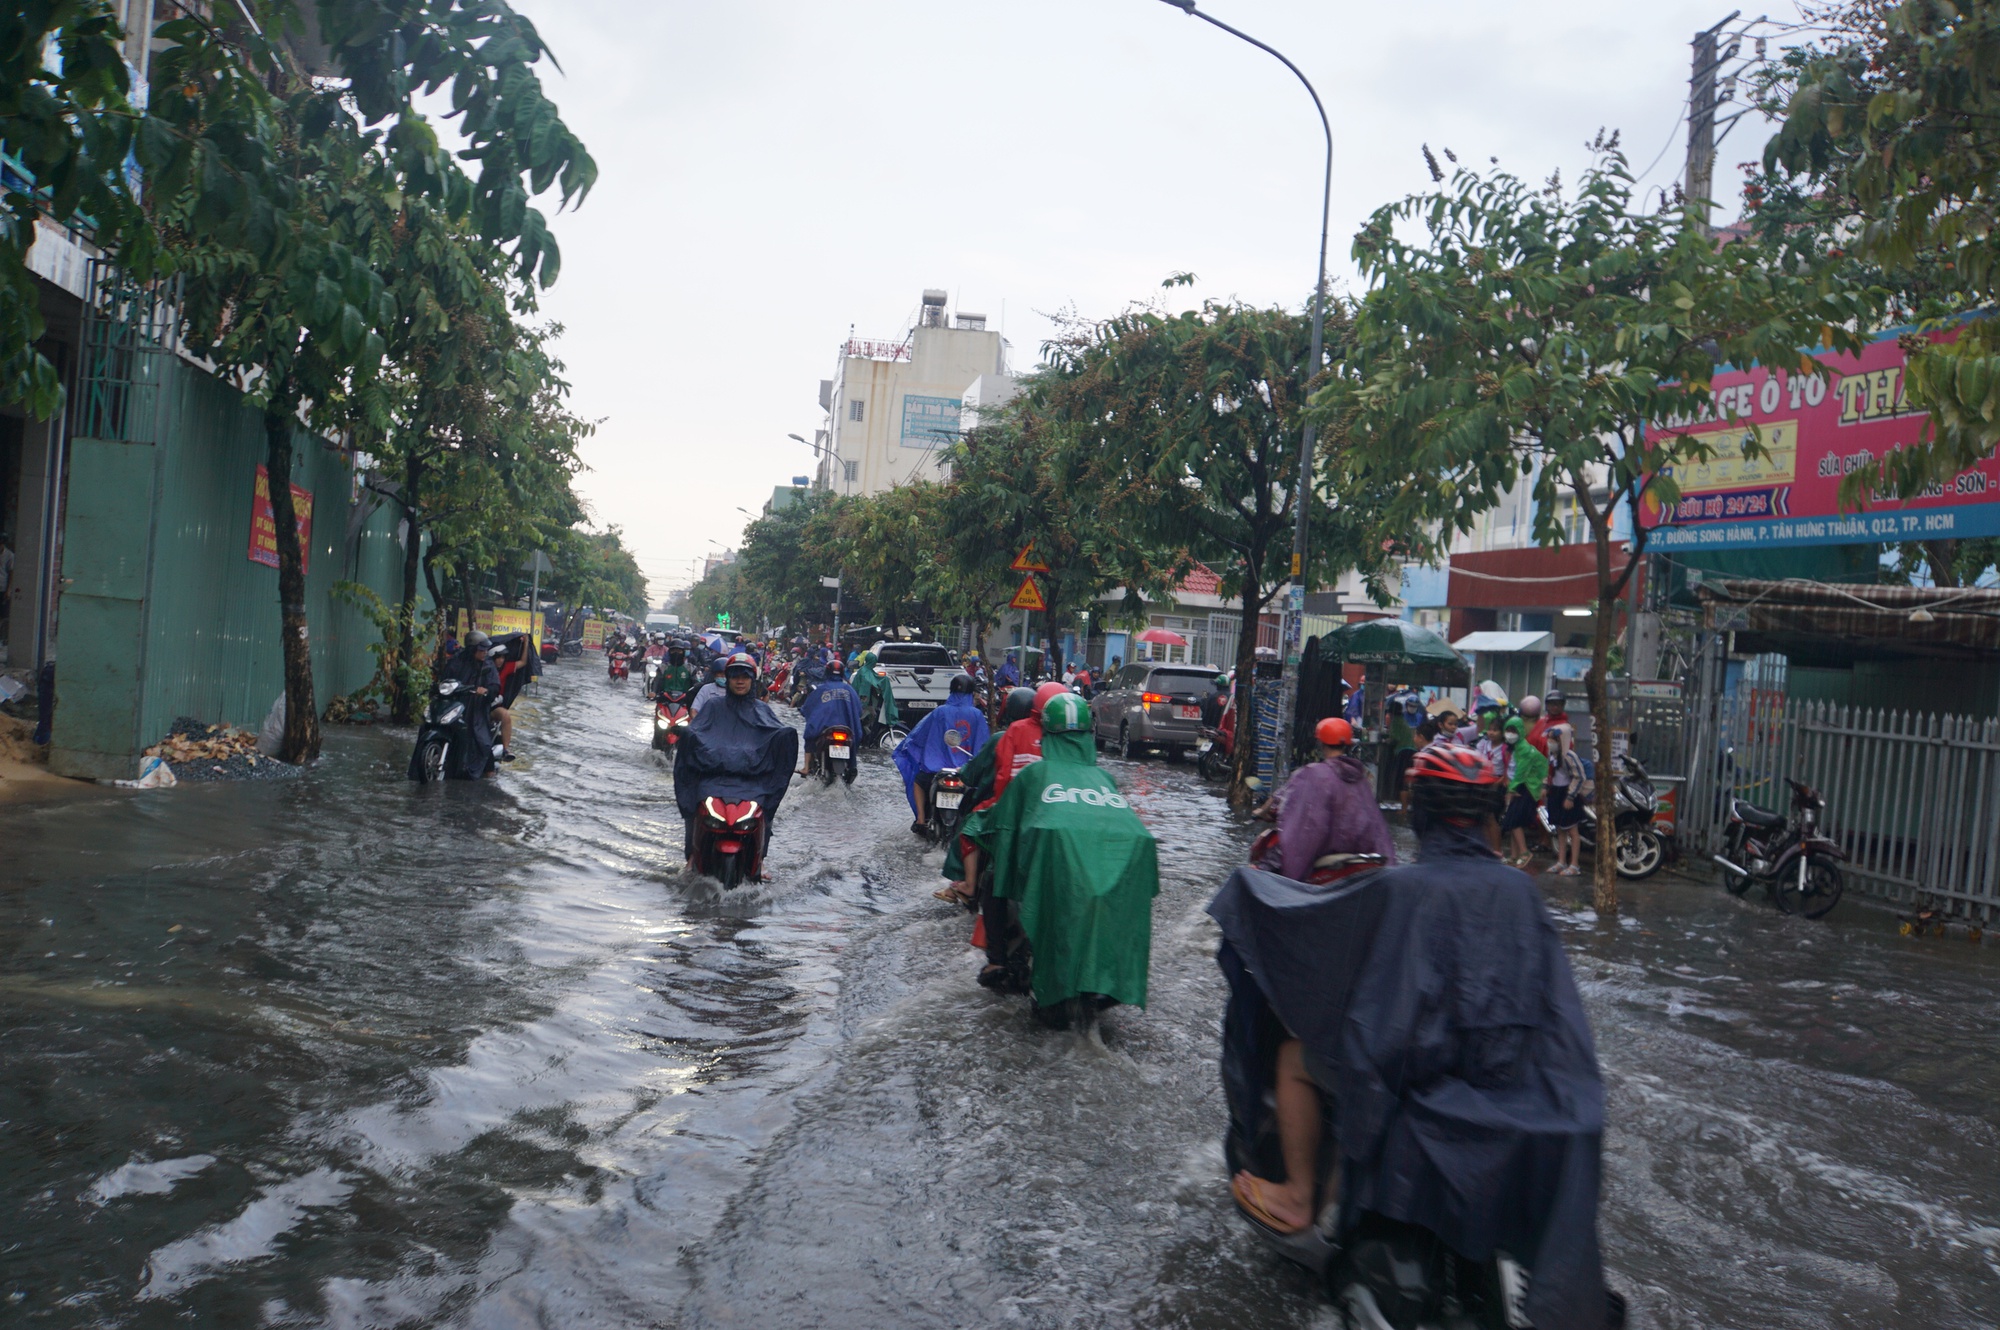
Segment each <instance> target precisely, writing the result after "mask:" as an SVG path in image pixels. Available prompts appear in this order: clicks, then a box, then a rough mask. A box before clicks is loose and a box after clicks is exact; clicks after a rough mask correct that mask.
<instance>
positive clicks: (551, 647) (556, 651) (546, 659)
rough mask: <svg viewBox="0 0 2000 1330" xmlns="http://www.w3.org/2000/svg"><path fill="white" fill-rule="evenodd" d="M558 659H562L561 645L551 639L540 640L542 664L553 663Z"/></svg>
mask: <svg viewBox="0 0 2000 1330" xmlns="http://www.w3.org/2000/svg"><path fill="white" fill-rule="evenodd" d="M560 659H562V647H561V646H560V645H558V644H557V643H556V642H554V641H553V640H549V639H544V640H543V642H542V664H544V665H553V664H555V663H556V662H557V661H558V660H560Z"/></svg>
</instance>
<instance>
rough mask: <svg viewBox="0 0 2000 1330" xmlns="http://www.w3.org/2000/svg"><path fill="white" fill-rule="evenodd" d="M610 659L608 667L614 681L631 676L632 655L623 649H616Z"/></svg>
mask: <svg viewBox="0 0 2000 1330" xmlns="http://www.w3.org/2000/svg"><path fill="white" fill-rule="evenodd" d="M608 659H609V661H610V665H609V667H608V668H609V669H610V671H611V681H612V682H613V683H616V682H618V681H619V680H620V679H628V678H630V677H631V675H632V657H630V656H629V655H627V654H625V653H624V652H623V651H614V652H612V653H611V654H610V656H609V657H608Z"/></svg>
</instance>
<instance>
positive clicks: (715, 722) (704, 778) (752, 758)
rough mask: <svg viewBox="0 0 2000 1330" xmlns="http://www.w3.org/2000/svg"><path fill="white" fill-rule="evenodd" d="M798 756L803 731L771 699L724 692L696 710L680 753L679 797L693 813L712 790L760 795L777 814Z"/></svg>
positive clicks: (726, 795)
mask: <svg viewBox="0 0 2000 1330" xmlns="http://www.w3.org/2000/svg"><path fill="white" fill-rule="evenodd" d="M798 761H799V732H798V731H797V730H795V729H793V728H792V727H791V726H789V725H787V724H785V722H783V721H781V720H779V719H778V713H777V712H775V711H773V710H771V706H770V704H769V703H768V702H759V701H758V700H757V699H756V698H754V697H736V696H734V695H732V694H729V693H724V694H723V695H722V696H720V697H717V698H712V699H710V700H709V701H708V702H706V703H704V704H703V705H702V707H701V709H700V710H699V711H697V712H695V713H694V722H693V723H692V724H691V725H689V726H688V732H687V737H686V738H685V739H682V740H681V745H680V751H679V752H678V753H677V754H675V755H674V802H675V803H677V804H679V805H680V810H681V815H682V816H683V817H693V816H694V815H695V813H696V811H697V810H699V809H700V807H701V801H702V800H703V799H706V798H707V797H708V796H710V795H715V796H716V797H717V798H720V799H728V800H737V799H755V800H756V801H757V802H758V803H761V804H763V805H764V811H765V814H766V815H767V817H770V818H776V817H777V815H778V803H779V801H780V800H782V799H783V798H784V797H785V788H786V787H787V786H788V785H790V784H791V781H792V772H793V770H794V769H795V768H796V767H797V766H798Z"/></svg>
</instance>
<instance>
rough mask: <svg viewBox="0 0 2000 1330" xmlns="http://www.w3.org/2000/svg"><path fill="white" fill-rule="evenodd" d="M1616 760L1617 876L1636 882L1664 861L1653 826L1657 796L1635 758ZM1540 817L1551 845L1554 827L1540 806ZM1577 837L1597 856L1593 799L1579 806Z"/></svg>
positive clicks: (1663, 846)
mask: <svg viewBox="0 0 2000 1330" xmlns="http://www.w3.org/2000/svg"><path fill="white" fill-rule="evenodd" d="M1619 760H1620V762H1622V763H1623V764H1624V768H1625V769H1624V771H1623V773H1622V774H1621V775H1620V776H1619V777H1618V789H1617V792H1616V801H1615V808H1616V813H1615V817H1616V822H1615V825H1616V827H1617V829H1618V836H1617V840H1616V842H1615V844H1616V847H1617V848H1616V851H1615V853H1616V854H1617V856H1618V876H1620V877H1622V878H1628V879H1630V880H1632V881H1635V882H1636V881H1638V880H1640V879H1642V878H1649V877H1651V876H1652V875H1653V874H1655V873H1657V872H1659V871H1660V865H1661V864H1663V863H1665V862H1666V860H1667V843H1666V838H1665V837H1663V836H1661V835H1660V833H1659V831H1658V830H1657V829H1656V828H1655V827H1654V825H1653V821H1654V818H1655V817H1657V816H1658V814H1659V810H1660V796H1659V792H1658V791H1657V790H1655V789H1654V788H1653V778H1652V777H1651V776H1650V775H1648V774H1647V773H1646V768H1644V767H1643V766H1640V765H1639V762H1638V759H1637V758H1632V757H1625V758H1620V759H1619ZM1541 816H1542V825H1543V827H1544V828H1545V829H1547V830H1548V831H1549V832H1550V838H1551V842H1552V843H1553V839H1554V828H1553V824H1551V823H1550V822H1549V821H1548V807H1547V805H1544V806H1543V807H1542V810H1541ZM1577 835H1578V838H1579V839H1581V840H1582V842H1583V843H1584V845H1585V846H1587V847H1588V848H1589V850H1590V852H1591V853H1592V854H1596V853H1597V804H1596V802H1595V801H1594V800H1589V801H1586V802H1585V803H1584V805H1583V821H1582V822H1581V823H1580V824H1578V829H1577Z"/></svg>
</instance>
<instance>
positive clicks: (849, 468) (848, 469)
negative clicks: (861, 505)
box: [840, 402, 861, 485]
mask: <svg viewBox="0 0 2000 1330" xmlns="http://www.w3.org/2000/svg"><path fill="white" fill-rule="evenodd" d="M855 405H856V406H860V405H861V403H859V402H856V403H855ZM840 478H841V479H842V480H845V481H846V482H847V483H848V484H850V485H852V484H853V483H854V482H855V481H857V480H859V479H860V478H861V463H859V462H842V463H841V464H840Z"/></svg>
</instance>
